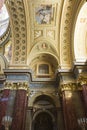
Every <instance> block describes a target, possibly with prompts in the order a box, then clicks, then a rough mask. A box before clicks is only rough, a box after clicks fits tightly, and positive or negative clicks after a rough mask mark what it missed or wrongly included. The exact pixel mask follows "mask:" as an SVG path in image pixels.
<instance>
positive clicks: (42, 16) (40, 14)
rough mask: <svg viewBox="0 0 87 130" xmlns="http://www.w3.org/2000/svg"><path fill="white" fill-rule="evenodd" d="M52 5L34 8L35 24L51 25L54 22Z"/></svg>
mask: <svg viewBox="0 0 87 130" xmlns="http://www.w3.org/2000/svg"><path fill="white" fill-rule="evenodd" d="M53 14H54V10H53V7H52V5H39V6H38V7H36V8H35V19H36V22H37V24H51V23H52V21H53V20H54V15H53Z"/></svg>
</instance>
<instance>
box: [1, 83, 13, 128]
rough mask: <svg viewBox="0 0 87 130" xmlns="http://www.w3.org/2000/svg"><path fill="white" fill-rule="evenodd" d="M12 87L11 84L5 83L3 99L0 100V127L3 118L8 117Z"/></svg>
mask: <svg viewBox="0 0 87 130" xmlns="http://www.w3.org/2000/svg"><path fill="white" fill-rule="evenodd" d="M10 87H11V84H9V83H5V85H4V89H3V92H2V97H1V99H0V127H1V125H2V118H3V117H4V116H5V115H6V111H7V105H8V99H9V93H10Z"/></svg>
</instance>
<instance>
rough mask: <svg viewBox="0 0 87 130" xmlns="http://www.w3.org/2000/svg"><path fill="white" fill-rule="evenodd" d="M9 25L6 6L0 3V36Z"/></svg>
mask: <svg viewBox="0 0 87 130" xmlns="http://www.w3.org/2000/svg"><path fill="white" fill-rule="evenodd" d="M8 25H9V15H8V12H7V9H6V6H5V5H4V4H3V6H2V7H1V5H0V37H1V36H2V35H3V34H4V33H5V32H6V30H7V28H8Z"/></svg>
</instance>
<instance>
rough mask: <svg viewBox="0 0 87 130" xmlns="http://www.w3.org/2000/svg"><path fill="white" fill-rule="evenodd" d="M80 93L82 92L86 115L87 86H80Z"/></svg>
mask: <svg viewBox="0 0 87 130" xmlns="http://www.w3.org/2000/svg"><path fill="white" fill-rule="evenodd" d="M82 92H83V98H84V103H85V107H86V113H87V84H83V85H82Z"/></svg>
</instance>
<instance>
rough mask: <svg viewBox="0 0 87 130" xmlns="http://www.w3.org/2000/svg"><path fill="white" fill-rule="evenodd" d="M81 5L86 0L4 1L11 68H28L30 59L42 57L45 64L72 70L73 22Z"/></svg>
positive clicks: (30, 62)
mask: <svg viewBox="0 0 87 130" xmlns="http://www.w3.org/2000/svg"><path fill="white" fill-rule="evenodd" d="M84 2H85V0H83V1H81V0H78V1H76V0H20V1H19V0H15V1H13V0H8V1H5V4H6V6H7V9H8V12H9V16H10V26H11V32H12V38H11V42H12V60H11V63H10V66H11V67H12V66H13V67H16V68H17V67H18V68H21V67H23V68H27V67H28V68H29V65H30V64H32V61H33V60H35V61H37V60H36V59H38V56H40V57H44V55H45V59H44V62H45V61H47V59H50V61H51V60H53V61H55V62H56V65H57V68H58V67H60V69H68V70H69V69H71V68H72V66H73V51H72V48H73V44H74V43H73V39H72V38H73V35H74V29H73V27H75V26H74V24H75V23H74V21H75V20H76V17H77V15H78V10H77V8H81V6H82V5H83V3H84ZM75 10H76V15H75ZM0 49H1V48H0ZM46 55H47V58H46ZM40 60H41V58H40ZM50 63H51V62H50Z"/></svg>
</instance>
